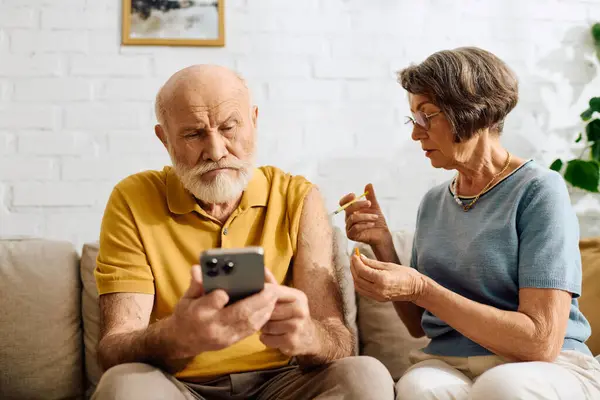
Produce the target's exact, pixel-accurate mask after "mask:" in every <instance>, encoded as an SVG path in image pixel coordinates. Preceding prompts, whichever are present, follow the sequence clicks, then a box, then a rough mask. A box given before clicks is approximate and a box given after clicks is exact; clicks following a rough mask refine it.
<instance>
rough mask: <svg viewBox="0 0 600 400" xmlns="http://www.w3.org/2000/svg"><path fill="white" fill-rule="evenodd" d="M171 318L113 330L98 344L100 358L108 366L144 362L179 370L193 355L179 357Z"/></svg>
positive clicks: (166, 369)
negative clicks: (172, 338)
mask: <svg viewBox="0 0 600 400" xmlns="http://www.w3.org/2000/svg"><path fill="white" fill-rule="evenodd" d="M166 321H167V320H162V321H159V322H156V323H154V324H151V325H149V326H148V327H147V328H145V329H140V330H137V331H133V332H124V333H111V334H108V335H106V336H104V337H103V338H102V340H101V341H100V343H99V344H98V359H99V361H100V364H101V365H102V367H103V368H104V369H105V370H107V369H109V368H111V367H114V366H115V365H119V364H124V363H131V362H140V363H146V364H150V365H154V366H155V367H158V368H161V369H163V370H165V371H167V372H170V373H175V372H178V371H180V370H182V369H183V368H184V367H185V366H186V365H187V364H188V363H189V361H190V360H191V358H185V359H182V358H177V356H176V354H175V351H174V350H173V345H172V343H171V342H170V341H169V340H168V337H169V335H168V333H169V332H168V330H169V329H170V328H169V326H168V323H167V322H166Z"/></svg>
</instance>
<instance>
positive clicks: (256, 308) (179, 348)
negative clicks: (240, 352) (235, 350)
mask: <svg viewBox="0 0 600 400" xmlns="http://www.w3.org/2000/svg"><path fill="white" fill-rule="evenodd" d="M265 274H267V270H266V268H265ZM268 274H270V271H268ZM191 275H192V277H191V283H190V286H189V288H188V290H187V291H186V292H185V294H184V295H183V297H182V298H181V299H180V300H179V302H178V303H177V305H176V306H175V309H174V311H173V314H172V315H171V316H170V317H169V319H170V323H169V324H168V325H167V328H166V329H168V330H169V332H166V335H167V337H169V338H171V340H170V342H171V343H173V345H174V350H175V354H176V358H188V357H193V356H196V355H198V354H200V353H202V352H205V351H215V350H221V349H224V348H227V347H229V346H231V345H232V344H234V343H236V342H238V341H240V340H242V339H244V338H246V337H248V336H250V335H252V334H254V333H255V332H257V331H259V330H260V329H261V328H262V327H263V326H264V325H265V324H266V323H267V321H269V319H270V318H271V314H272V312H273V310H274V308H275V304H276V302H277V299H278V296H279V293H278V292H279V291H278V290H277V289H276V286H278V285H275V284H272V283H267V284H265V286H264V289H263V290H262V291H260V292H258V293H256V294H254V295H252V296H249V297H246V298H244V299H242V300H239V301H237V302H235V303H233V304H230V305H228V306H227V307H226V305H227V303H228V302H229V296H228V295H227V293H226V292H225V291H224V290H221V289H216V290H213V291H211V292H210V293H208V294H205V293H204V286H203V284H202V272H201V269H200V266H198V265H194V266H193V267H192V272H191ZM271 277H272V275H271Z"/></svg>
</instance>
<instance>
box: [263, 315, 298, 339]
mask: <svg viewBox="0 0 600 400" xmlns="http://www.w3.org/2000/svg"><path fill="white" fill-rule="evenodd" d="M299 323H300V319H297V318H294V319H286V320H285V321H273V320H271V321H269V322H267V323H266V324H265V326H263V327H262V329H261V331H262V333H263V334H266V335H284V334H286V333H288V332H293V331H295V330H296V329H297V327H298V325H299Z"/></svg>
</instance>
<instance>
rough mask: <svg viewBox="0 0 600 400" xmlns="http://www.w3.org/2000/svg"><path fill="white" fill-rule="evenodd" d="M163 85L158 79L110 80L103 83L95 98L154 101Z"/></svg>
mask: <svg viewBox="0 0 600 400" xmlns="http://www.w3.org/2000/svg"><path fill="white" fill-rule="evenodd" d="M162 84H163V81H162V80H158V79H135V78H129V79H110V80H107V81H105V82H102V84H101V85H100V89H99V91H98V93H97V95H96V96H95V97H96V98H97V99H99V100H117V101H119V100H121V101H128V100H145V101H152V102H153V101H154V98H155V96H156V93H157V92H158V90H159V89H160V87H161V85H162Z"/></svg>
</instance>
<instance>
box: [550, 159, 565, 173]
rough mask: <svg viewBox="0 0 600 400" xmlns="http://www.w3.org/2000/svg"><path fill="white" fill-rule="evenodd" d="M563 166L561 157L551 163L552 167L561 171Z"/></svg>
mask: <svg viewBox="0 0 600 400" xmlns="http://www.w3.org/2000/svg"><path fill="white" fill-rule="evenodd" d="M562 167H563V162H562V160H561V159H560V158H557V159H556V160H554V161H553V162H552V164H550V169H551V170H553V171H556V172H560V170H561V169H562Z"/></svg>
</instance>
